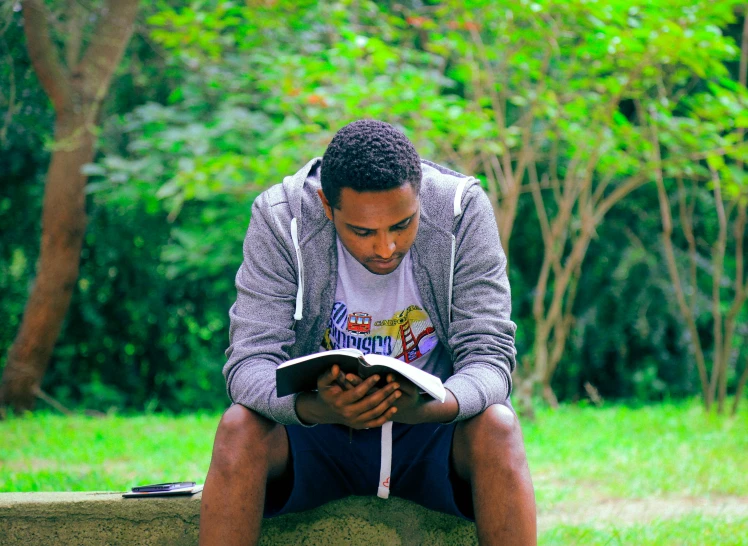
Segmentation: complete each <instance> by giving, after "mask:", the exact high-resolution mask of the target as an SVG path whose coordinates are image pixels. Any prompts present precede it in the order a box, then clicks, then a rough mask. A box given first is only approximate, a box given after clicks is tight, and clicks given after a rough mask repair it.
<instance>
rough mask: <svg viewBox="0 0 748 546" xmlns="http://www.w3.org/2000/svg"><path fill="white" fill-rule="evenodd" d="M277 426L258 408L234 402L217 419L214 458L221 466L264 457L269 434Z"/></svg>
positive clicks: (257, 460) (265, 457) (245, 462)
mask: <svg viewBox="0 0 748 546" xmlns="http://www.w3.org/2000/svg"><path fill="white" fill-rule="evenodd" d="M277 426H278V425H276V424H275V423H273V422H272V421H270V420H269V419H266V418H264V417H263V416H261V415H260V414H258V413H257V412H255V411H252V410H251V409H248V408H245V407H244V406H241V405H239V404H234V405H233V406H231V407H230V408H229V409H228V410H226V412H225V413H224V414H223V417H221V421H220V422H219V423H218V430H217V432H216V439H215V442H214V444H213V462H214V463H216V464H218V465H220V466H233V465H237V464H247V462H248V461H252V462H254V463H257V462H259V461H260V460H262V459H267V457H268V444H269V442H268V437H269V436H270V434H271V433H272V432H273V430H274V428H275V427H277Z"/></svg>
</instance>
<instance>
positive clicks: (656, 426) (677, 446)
mask: <svg viewBox="0 0 748 546" xmlns="http://www.w3.org/2000/svg"><path fill="white" fill-rule="evenodd" d="M524 435H525V443H526V446H527V451H528V459H529V461H530V469H531V472H532V475H533V481H534V482H535V486H536V493H537V499H538V504H539V506H540V508H541V509H543V508H552V507H553V506H554V505H555V504H556V503H560V502H569V501H575V500H591V499H594V498H595V497H600V498H611V497H612V498H645V497H650V496H658V497H660V496H720V495H743V496H744V495H748V472H746V469H747V468H748V467H746V461H747V460H748V415H747V414H746V411H745V408H744V410H743V411H742V412H741V413H740V414H739V415H738V416H736V417H735V418H728V417H722V416H715V415H705V414H704V411H703V409H702V408H701V406H699V404H698V403H697V402H690V403H681V404H661V405H657V406H646V407H642V408H637V409H632V408H628V407H625V406H613V407H606V408H601V409H596V408H590V407H574V406H564V407H562V408H560V409H559V410H557V411H555V412H554V411H549V410H546V411H543V412H541V413H540V414H539V416H538V419H537V422H536V423H534V424H526V425H524Z"/></svg>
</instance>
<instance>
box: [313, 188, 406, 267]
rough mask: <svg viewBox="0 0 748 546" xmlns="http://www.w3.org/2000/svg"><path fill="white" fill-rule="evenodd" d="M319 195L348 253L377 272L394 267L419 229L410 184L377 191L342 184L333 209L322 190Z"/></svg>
mask: <svg viewBox="0 0 748 546" xmlns="http://www.w3.org/2000/svg"><path fill="white" fill-rule="evenodd" d="M319 196H320V198H321V199H322V204H323V205H324V207H325V214H326V215H327V217H328V218H329V219H330V220H331V221H332V222H333V224H334V225H335V230H336V231H337V232H338V237H340V241H341V242H342V243H343V246H344V247H345V248H346V250H348V252H350V253H351V256H353V257H354V258H356V260H358V262H359V263H360V264H361V265H363V266H364V267H365V268H366V269H368V270H369V271H371V272H372V273H374V274H376V275H386V274H387V273H392V272H393V271H394V270H395V269H397V266H398V265H400V262H401V261H402V259H403V257H404V256H405V254H406V253H407V252H408V250H409V249H410V247H411V245H412V244H413V241H415V239H416V233H418V220H419V215H420V202H419V200H418V194H417V193H416V192H415V190H414V189H413V186H411V185H410V184H403V185H402V186H400V187H399V188H395V189H392V190H386V191H377V192H369V191H367V192H357V191H355V190H352V189H351V188H343V189H342V191H341V192H340V204H339V208H336V209H333V208H332V207H331V206H330V203H329V202H328V201H327V199H326V198H325V195H324V194H323V193H322V190H319Z"/></svg>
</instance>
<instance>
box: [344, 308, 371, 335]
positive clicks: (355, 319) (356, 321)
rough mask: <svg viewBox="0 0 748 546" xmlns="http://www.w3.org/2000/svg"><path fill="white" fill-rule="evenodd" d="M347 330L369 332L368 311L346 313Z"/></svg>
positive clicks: (360, 332) (369, 316) (369, 319)
mask: <svg viewBox="0 0 748 546" xmlns="http://www.w3.org/2000/svg"><path fill="white" fill-rule="evenodd" d="M348 331H349V332H356V333H357V334H368V333H370V332H371V315H370V314H368V313H351V314H350V315H348Z"/></svg>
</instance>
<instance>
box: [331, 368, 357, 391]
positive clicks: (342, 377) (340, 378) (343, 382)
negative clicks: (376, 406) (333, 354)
mask: <svg viewBox="0 0 748 546" xmlns="http://www.w3.org/2000/svg"><path fill="white" fill-rule="evenodd" d="M335 382H336V383H337V384H338V385H340V388H341V389H343V390H344V391H347V390H350V389H352V388H353V387H354V385H351V384H350V383H349V382H348V380H346V378H345V374H344V373H343V370H340V371H339V372H338V377H336V378H335Z"/></svg>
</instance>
